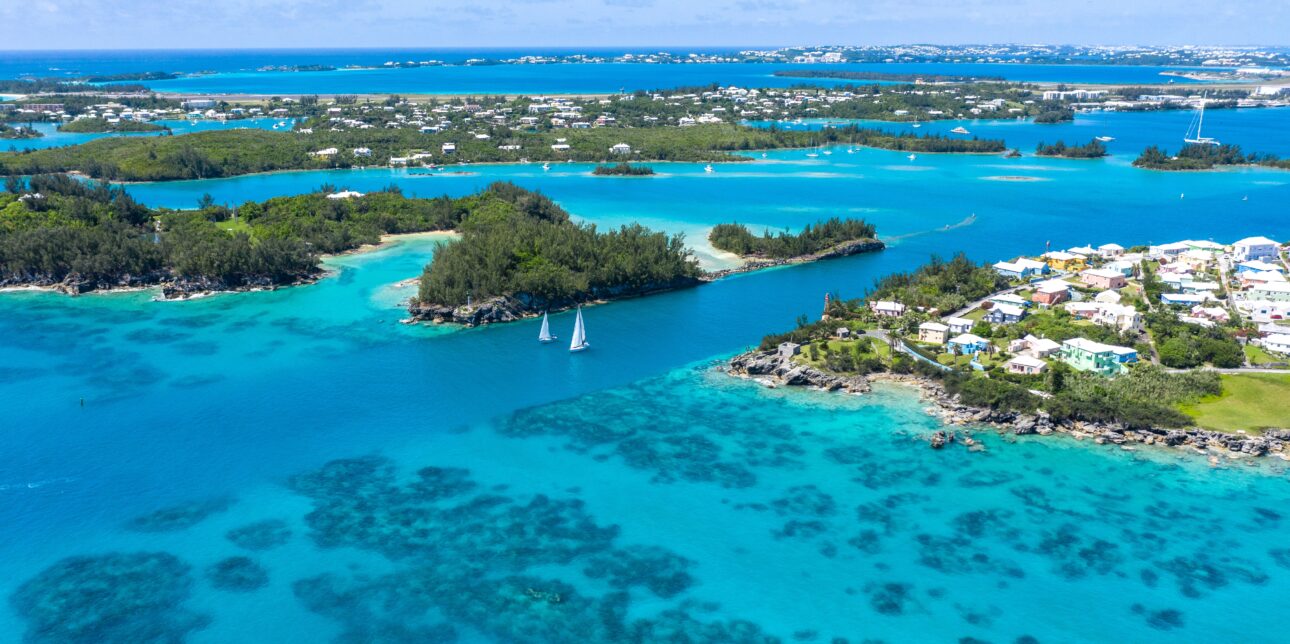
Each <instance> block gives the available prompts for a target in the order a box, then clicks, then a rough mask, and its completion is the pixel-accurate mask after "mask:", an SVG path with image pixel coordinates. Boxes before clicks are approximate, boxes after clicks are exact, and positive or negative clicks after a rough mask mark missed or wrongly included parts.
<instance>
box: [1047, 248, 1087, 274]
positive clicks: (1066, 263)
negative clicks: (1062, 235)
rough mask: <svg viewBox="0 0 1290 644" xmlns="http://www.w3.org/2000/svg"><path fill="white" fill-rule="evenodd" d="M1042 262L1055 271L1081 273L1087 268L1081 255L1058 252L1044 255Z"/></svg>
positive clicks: (1085, 260)
mask: <svg viewBox="0 0 1290 644" xmlns="http://www.w3.org/2000/svg"><path fill="white" fill-rule="evenodd" d="M1044 261H1045V262H1047V263H1048V266H1049V267H1050V268H1052V269H1053V270H1055V271H1082V270H1084V269H1085V268H1087V267H1088V260H1087V259H1086V258H1085V257H1084V256H1083V255H1076V254H1075V253H1068V252H1065V251H1060V250H1055V251H1051V252H1048V253H1044Z"/></svg>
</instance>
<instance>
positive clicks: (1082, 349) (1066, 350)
mask: <svg viewBox="0 0 1290 644" xmlns="http://www.w3.org/2000/svg"><path fill="white" fill-rule="evenodd" d="M1061 359H1062V362H1065V363H1066V364H1068V365H1070V366H1071V367H1073V368H1075V369H1077V370H1079V371H1092V372H1094V373H1099V374H1102V375H1104V376H1118V375H1120V374H1122V373H1124V372H1125V371H1128V369H1129V367H1128V365H1129V364H1130V363H1134V362H1137V361H1138V352H1137V351H1134V350H1133V349H1130V348H1127V347H1117V346H1115V345H1110V344H1102V343H1101V342H1094V341H1092V340H1086V339H1084V338H1071V339H1070V340H1067V341H1065V342H1063V343H1062V350H1061Z"/></svg>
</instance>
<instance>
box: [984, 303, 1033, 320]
mask: <svg viewBox="0 0 1290 644" xmlns="http://www.w3.org/2000/svg"><path fill="white" fill-rule="evenodd" d="M1024 317H1026V309H1023V308H1021V307H1020V306H1013V305H1011V304H995V305H994V306H993V307H992V308H991V309H990V310H989V311H986V314H985V317H984V318H982V319H984V320H985V321H986V322H989V323H991V324H1015V323H1017V322H1020V321H1021V319H1022V318H1024Z"/></svg>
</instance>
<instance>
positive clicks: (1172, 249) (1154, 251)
mask: <svg viewBox="0 0 1290 644" xmlns="http://www.w3.org/2000/svg"><path fill="white" fill-rule="evenodd" d="M1190 248H1191V247H1190V246H1188V245H1187V244H1186V243H1184V242H1174V243H1172V244H1160V245H1159V246H1150V247H1148V248H1147V254H1148V255H1150V256H1151V257H1154V258H1157V259H1160V258H1172V257H1177V256H1178V255H1181V254H1182V253H1184V252H1186V251H1187V250H1189V249H1190Z"/></svg>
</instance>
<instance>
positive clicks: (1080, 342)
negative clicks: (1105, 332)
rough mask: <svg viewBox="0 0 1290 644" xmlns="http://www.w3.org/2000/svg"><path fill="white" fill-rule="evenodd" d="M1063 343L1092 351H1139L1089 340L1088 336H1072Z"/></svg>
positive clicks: (1122, 352)
mask: <svg viewBox="0 0 1290 644" xmlns="http://www.w3.org/2000/svg"><path fill="white" fill-rule="evenodd" d="M1062 344H1064V345H1067V346H1071V347H1075V348H1076V349H1083V350H1085V351H1089V352H1091V353H1106V352H1108V351H1109V352H1111V353H1116V354H1125V353H1137V352H1136V351H1134V350H1133V349H1129V348H1127V347H1117V346H1115V345H1112V344H1102V343H1101V342H1094V341H1092V340H1089V339H1088V338H1071V339H1069V340H1067V341H1065V342H1063V343H1062Z"/></svg>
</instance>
